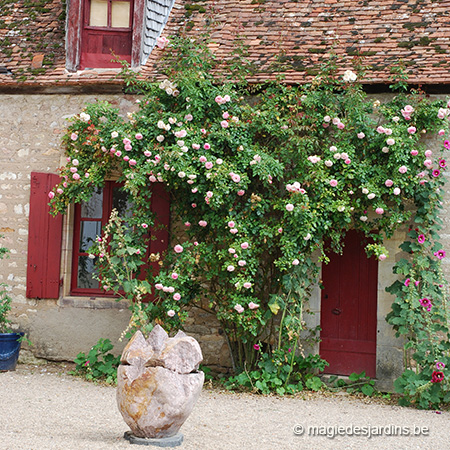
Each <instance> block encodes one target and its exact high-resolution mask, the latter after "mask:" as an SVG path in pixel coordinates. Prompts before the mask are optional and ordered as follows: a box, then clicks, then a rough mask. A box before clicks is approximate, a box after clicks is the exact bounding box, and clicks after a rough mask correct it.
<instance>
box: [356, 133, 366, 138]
mask: <svg viewBox="0 0 450 450" xmlns="http://www.w3.org/2000/svg"><path fill="white" fill-rule="evenodd" d="M357 136H358V138H359V139H364V138H365V137H366V135H365V134H364V133H363V132H361V133H358V134H357Z"/></svg>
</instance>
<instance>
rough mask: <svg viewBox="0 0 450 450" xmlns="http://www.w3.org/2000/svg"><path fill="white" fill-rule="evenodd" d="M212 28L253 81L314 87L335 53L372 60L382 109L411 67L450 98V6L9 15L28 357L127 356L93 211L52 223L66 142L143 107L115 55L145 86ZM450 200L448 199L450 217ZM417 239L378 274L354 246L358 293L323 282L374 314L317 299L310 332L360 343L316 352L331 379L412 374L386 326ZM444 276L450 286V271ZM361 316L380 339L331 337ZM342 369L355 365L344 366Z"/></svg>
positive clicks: (371, 85)
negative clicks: (240, 45)
mask: <svg viewBox="0 0 450 450" xmlns="http://www.w3.org/2000/svg"><path fill="white" fill-rule="evenodd" d="M205 24H206V25H209V26H210V27H211V29H212V43H211V46H212V49H213V51H214V52H215V54H216V55H217V57H218V58H227V57H230V49H231V48H232V42H233V41H234V40H235V39H241V40H242V41H243V42H244V44H245V45H248V49H249V59H250V60H251V61H252V62H253V64H255V65H256V66H257V67H258V69H259V70H258V73H257V75H252V76H251V79H250V81H252V82H261V81H264V80H267V79H272V78H274V77H276V76H277V73H276V72H274V70H273V66H274V63H275V62H277V63H280V62H281V63H282V64H278V67H282V70H283V72H284V75H285V80H286V82H287V83H291V84H298V83H305V82H308V81H310V80H311V78H312V76H313V75H314V71H313V70H312V69H313V67H314V66H315V65H316V64H317V63H320V62H321V61H324V60H325V59H326V58H327V56H328V52H329V51H330V49H331V48H332V47H333V48H334V51H335V52H337V53H338V54H340V55H343V56H344V57H345V58H346V59H347V60H348V61H349V66H350V61H351V59H352V58H353V57H354V56H355V55H359V56H364V58H365V60H364V61H365V64H367V66H368V76H367V79H366V81H365V83H367V85H366V86H365V87H366V89H367V91H368V92H369V93H370V94H371V95H373V96H374V99H375V98H376V99H380V100H382V99H383V96H386V95H389V94H388V86H389V84H390V75H391V68H392V66H393V65H395V64H397V63H398V62H399V61H400V60H402V61H403V63H404V65H405V67H406V70H407V73H408V76H409V79H408V82H409V83H410V84H411V85H414V86H421V87H422V89H424V90H425V91H426V92H428V93H429V94H430V95H436V96H442V97H443V98H445V96H446V93H447V92H448V90H449V87H450V75H449V71H450V60H449V54H450V1H446V0H443V1H440V2H433V1H430V0H372V1H365V0H360V1H348V0H314V1H307V2H299V1H298V0H276V1H275V0H33V1H30V0H6V1H2V2H0V113H1V117H2V120H1V123H0V234H2V235H4V239H3V243H4V245H5V246H6V247H8V248H9V249H10V250H11V256H10V258H9V259H5V260H3V261H2V262H1V263H0V282H5V283H7V284H8V286H9V287H10V293H11V295H12V298H13V311H12V319H13V322H14V324H15V326H17V327H19V328H20V329H21V330H23V331H25V332H26V333H27V334H28V337H29V338H30V340H31V341H32V343H33V346H32V347H30V348H29V350H28V353H29V354H31V353H32V354H33V355H34V356H35V357H40V358H46V359H50V360H72V359H73V358H74V357H75V356H76V355H77V353H78V352H80V351H87V350H88V349H89V348H90V347H91V346H92V345H93V344H95V343H96V342H97V340H98V339H99V338H100V337H103V338H109V339H111V341H112V342H113V343H114V344H116V343H117V339H118V338H119V336H120V334H121V332H122V330H123V329H124V328H125V327H126V325H127V323H128V318H129V311H128V310H127V307H126V304H124V303H122V302H117V301H116V300H115V299H113V298H108V297H104V296H102V295H101V291H100V289H98V285H95V283H92V280H91V281H89V280H87V281H86V277H85V273H84V271H86V270H87V269H86V265H85V264H84V263H83V261H84V259H83V257H84V258H85V255H83V249H82V248H80V245H79V242H80V232H81V233H82V222H83V215H82V213H81V208H80V207H79V206H78V207H75V206H73V207H71V208H70V210H69V212H68V214H67V215H66V216H64V217H59V218H56V219H54V218H52V217H51V216H49V215H48V214H47V211H48V207H47V202H48V197H47V193H48V191H49V190H50V189H51V188H52V187H53V186H54V184H55V180H56V173H57V169H58V167H60V166H61V165H62V164H63V163H64V156H63V154H62V150H61V145H60V140H61V136H62V134H63V132H64V128H65V123H66V119H67V118H70V117H71V116H72V115H74V114H77V113H79V112H80V111H81V109H82V108H83V106H84V105H85V104H86V103H87V102H92V101H94V100H107V101H109V102H111V103H112V104H114V105H116V106H117V107H118V108H120V110H121V111H122V113H123V114H124V115H126V113H127V112H128V111H132V110H133V107H134V105H135V100H136V98H137V96H132V95H128V94H124V91H123V84H122V81H121V80H120V79H119V78H118V77H117V74H118V72H119V70H120V69H119V68H118V64H117V63H116V62H112V61H111V50H112V51H114V53H115V54H116V55H118V56H119V57H120V58H121V59H126V60H127V61H128V62H129V63H130V64H131V66H132V68H133V69H134V70H136V71H138V72H139V74H141V75H142V76H143V77H150V76H153V75H155V73H156V72H157V68H158V57H157V52H153V48H154V46H155V44H156V39H157V38H158V37H160V36H165V37H169V36H171V35H174V34H176V33H177V32H179V31H180V30H181V29H184V30H187V31H188V32H189V33H192V34H198V33H199V32H200V31H201V30H202V29H203V27H204V26H205ZM279 70H281V69H279ZM113 195H114V186H113V183H109V184H108V183H107V185H106V187H105V191H104V199H105V200H104V204H102V205H101V208H100V212H99V214H100V216H99V217H100V219H101V220H103V218H104V216H105V214H108V211H107V204H110V202H111V201H113V200H112V198H113ZM449 201H450V198H449V197H447V201H446V204H445V208H444V211H445V213H446V214H448V206H449ZM102 208H103V209H102ZM155 208H159V210H160V212H161V214H162V215H165V217H166V220H167V223H168V224H169V220H168V218H169V210H168V208H169V203H168V199H167V198H164V197H163V196H161V198H160V201H159V203H158V205H156V206H155ZM100 219H98V220H99V223H100V222H101V220H100ZM443 219H444V223H445V225H444V227H445V228H444V230H443V238H444V247H445V244H446V243H450V215H446V216H445V217H443ZM168 231H169V232H168V233H166V234H165V235H161V236H159V238H160V241H163V242H162V244H161V245H167V243H168V241H169V239H170V230H168ZM405 232H406V231H405ZM404 235H405V234H404V233H402V232H398V233H397V234H396V235H395V237H394V239H392V240H391V241H389V242H387V247H388V249H389V250H390V255H391V257H390V258H389V260H386V261H383V262H376V263H373V262H369V260H367V259H366V258H365V256H364V255H362V254H361V251H360V249H359V247H358V245H357V242H354V239H353V241H352V238H351V235H350V238H349V239H350V241H349V242H348V246H347V249H348V250H347V252H346V253H344V256H343V258H344V259H342V260H339V262H338V263H337V265H338V267H339V270H341V271H342V272H341V275H342V277H344V278H345V276H347V277H349V280H353V279H354V277H355V273H358V271H359V272H361V273H363V272H364V273H365V274H366V275H365V277H366V278H364V279H361V280H360V282H359V283H353V282H349V283H342V284H340V285H339V284H333V283H334V281H333V277H332V276H329V275H327V274H330V273H331V272H332V271H331V270H328V271H327V270H324V272H323V281H324V284H325V286H326V291H327V292H330V293H333V295H336V296H340V298H342V299H344V298H345V297H348V296H349V295H353V296H355V295H356V296H359V297H358V298H359V300H360V302H359V303H360V304H361V305H363V307H362V309H361V311H359V312H357V313H355V312H353V313H352V315H351V316H348V315H346V314H345V307H342V308H341V309H342V311H343V313H342V314H340V315H337V314H331V312H330V311H325V309H324V308H323V307H321V305H323V298H321V296H322V297H323V295H326V294H324V293H323V292H322V293H320V292H319V290H317V292H316V293H315V294H314V295H313V298H312V299H311V302H310V303H311V305H310V306H311V309H312V310H313V311H315V312H316V314H315V315H314V316H312V319H310V321H311V326H315V325H320V326H321V327H322V337H324V338H326V339H324V341H323V342H329V341H330V339H331V340H332V339H333V338H336V339H342V340H347V341H351V345H350V346H349V347H348V348H347V349H346V350H343V351H338V350H336V349H335V350H331V351H330V350H329V349H327V348H326V347H325V344H317V348H316V349H315V350H318V351H320V352H321V353H323V354H326V355H327V358H330V359H331V360H332V361H334V364H335V365H334V366H333V365H332V366H330V367H335V370H334V371H335V372H336V373H343V374H345V373H350V372H352V371H357V370H359V369H360V368H361V367H363V368H365V369H366V371H367V373H368V374H369V375H371V376H373V377H376V378H377V379H378V380H379V382H380V383H381V386H385V387H389V386H390V383H391V382H392V380H393V379H395V378H396V377H397V376H398V375H399V374H400V373H401V371H402V358H403V354H402V346H401V343H400V342H398V341H396V339H395V338H394V333H393V331H392V329H391V328H390V326H389V325H388V324H387V323H386V321H385V316H386V314H387V313H388V312H389V310H390V306H391V303H392V298H391V297H390V295H389V294H387V293H386V292H385V287H386V286H388V285H390V284H391V283H392V282H393V280H394V279H395V278H394V275H393V274H392V266H393V264H394V263H395V260H396V258H397V257H398V255H399V254H398V250H397V247H398V244H399V243H401V242H402V241H403V238H404ZM445 270H446V273H448V274H449V275H450V270H449V268H448V266H446V267H445ZM327 277H328V278H327ZM327 283H329V284H328V285H327ZM356 285H358V286H356ZM355 286H356V287H355ZM360 286H363V287H360ZM330 295H331V294H330ZM342 301H344V300H342ZM355 314H357V317H358V322H359V325H360V326H359V328H361V329H365V330H369V331H368V332H367V333H366V334H365V335H364V336H362V335H358V334H354V333H353V331H352V332H351V333H350V332H349V333H350V334H347V335H346V334H345V331H342V335H340V336H334V337H333V336H331V335H330V334H327V332H328V331H327V328H328V327H334V325H335V323H334V325H333V323H332V321H333V320H334V321H337V320H339V321H341V322H340V323H341V325H340V326H341V329H342V330H345V329H346V327H347V328H348V329H350V328H351V323H352V322H354V321H355V317H356V316H355ZM194 317H195V319H193V320H192V321H191V322H190V323H189V324H188V332H190V333H192V334H193V335H194V336H195V337H196V338H198V339H199V341H200V343H201V345H202V348H203V352H204V355H205V362H206V364H207V365H210V366H211V367H214V368H215V369H216V370H225V368H226V367H228V366H229V364H230V362H229V356H228V348H227V345H226V343H225V340H224V338H223V335H222V332H221V330H220V326H219V324H218V323H217V322H216V321H215V320H214V318H213V316H212V315H210V314H208V313H206V312H204V311H197V313H196V314H195V315H194ZM352 333H353V334H352ZM117 345H118V350H119V349H120V344H117ZM25 350H26V349H25ZM26 353H27V351H25V354H26ZM339 361H346V364H347V366H346V367H343V368H342V367H340V366H339V364H338V362H339ZM361 361H363V363H361ZM361 364H363V365H362V366H361Z"/></svg>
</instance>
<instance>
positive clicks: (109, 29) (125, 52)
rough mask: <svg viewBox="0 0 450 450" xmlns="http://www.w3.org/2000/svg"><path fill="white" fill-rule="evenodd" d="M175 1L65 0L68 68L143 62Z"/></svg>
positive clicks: (138, 63)
mask: <svg viewBox="0 0 450 450" xmlns="http://www.w3.org/2000/svg"><path fill="white" fill-rule="evenodd" d="M174 1H175V0H67V36H66V68H67V70H69V71H70V72H74V71H76V70H80V69H88V68H109V67H120V64H119V63H117V62H112V61H111V60H112V59H113V56H112V53H114V54H115V55H116V56H117V57H118V58H119V59H120V60H126V61H128V62H129V63H130V64H131V66H132V67H137V66H139V65H141V64H145V62H146V60H147V58H148V56H149V55H150V52H151V51H152V49H153V47H154V46H155V43H156V39H157V38H158V36H159V35H160V34H161V32H162V30H163V28H164V26H165V24H166V22H167V19H168V17H169V14H170V11H171V9H172V7H173V4H174Z"/></svg>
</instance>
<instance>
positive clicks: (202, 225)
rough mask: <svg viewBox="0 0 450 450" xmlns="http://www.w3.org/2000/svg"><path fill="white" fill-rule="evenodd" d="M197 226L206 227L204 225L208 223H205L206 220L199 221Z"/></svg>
mask: <svg viewBox="0 0 450 450" xmlns="http://www.w3.org/2000/svg"><path fill="white" fill-rule="evenodd" d="M198 224H199V225H200V226H201V227H206V225H208V222H207V221H206V220H200V221H199V222H198Z"/></svg>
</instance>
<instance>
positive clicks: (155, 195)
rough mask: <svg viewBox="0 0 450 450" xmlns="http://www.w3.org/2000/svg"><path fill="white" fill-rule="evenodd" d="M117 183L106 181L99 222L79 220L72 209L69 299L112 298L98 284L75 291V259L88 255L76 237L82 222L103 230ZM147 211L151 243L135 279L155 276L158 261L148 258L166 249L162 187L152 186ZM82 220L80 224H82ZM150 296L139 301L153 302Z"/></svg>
mask: <svg viewBox="0 0 450 450" xmlns="http://www.w3.org/2000/svg"><path fill="white" fill-rule="evenodd" d="M121 186H122V184H121V183H117V182H114V181H106V182H105V185H104V187H103V204H102V217H101V219H91V218H82V217H81V204H76V205H75V217H74V233H73V254H72V273H71V289H70V293H71V295H77V296H96V297H114V294H112V293H111V292H105V291H104V290H103V289H102V288H101V285H100V283H99V284H98V288H95V289H90V288H79V287H78V258H79V256H80V255H82V256H86V255H88V252H80V234H81V222H83V221H84V220H91V221H92V220H95V221H99V222H101V227H102V228H103V227H104V226H105V225H106V224H107V222H108V220H109V216H110V214H111V210H112V208H113V193H114V189H116V188H120V187H121ZM149 201H150V202H151V211H152V212H153V213H154V214H155V224H154V225H155V228H153V229H152V230H151V231H150V232H151V239H149V244H148V247H147V249H146V260H147V263H146V264H144V265H143V266H142V267H141V271H140V275H139V278H141V277H144V278H145V277H146V275H147V274H148V273H149V272H151V273H153V275H156V274H157V273H158V272H159V263H158V261H150V260H149V258H150V254H152V253H154V254H157V253H159V254H160V255H161V257H163V255H164V253H165V252H166V250H167V247H168V245H169V228H170V196H169V194H168V193H167V191H166V190H165V188H164V185H163V184H162V183H153V184H152V195H151V199H149ZM83 219H84V220H83ZM153 298H154V293H152V294H150V295H148V296H146V298H145V299H143V301H146V302H147V301H153Z"/></svg>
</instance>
